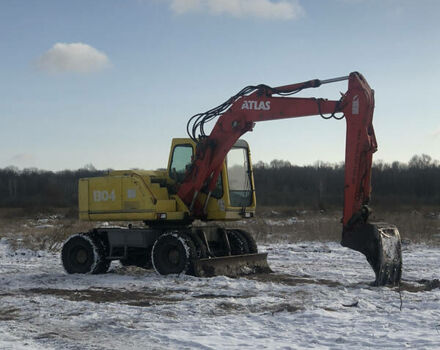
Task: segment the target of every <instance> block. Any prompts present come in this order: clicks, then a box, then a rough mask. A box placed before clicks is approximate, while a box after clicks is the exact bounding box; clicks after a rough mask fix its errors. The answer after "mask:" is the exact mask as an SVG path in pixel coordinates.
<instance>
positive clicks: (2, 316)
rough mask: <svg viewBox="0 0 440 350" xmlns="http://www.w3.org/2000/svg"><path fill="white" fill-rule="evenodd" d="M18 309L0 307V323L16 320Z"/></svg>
mask: <svg viewBox="0 0 440 350" xmlns="http://www.w3.org/2000/svg"><path fill="white" fill-rule="evenodd" d="M18 312H19V309H17V308H14V307H0V321H12V320H15V319H17V318H18V316H19V314H18Z"/></svg>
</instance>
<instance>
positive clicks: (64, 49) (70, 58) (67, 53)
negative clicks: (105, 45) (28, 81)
mask: <svg viewBox="0 0 440 350" xmlns="http://www.w3.org/2000/svg"><path fill="white" fill-rule="evenodd" d="M37 65H38V67H39V68H40V69H42V70H45V71H48V72H51V73H62V72H79V73H89V72H95V71H99V70H101V69H104V68H106V67H108V66H110V60H109V59H108V57H107V55H106V54H105V53H103V52H101V51H98V50H97V49H95V48H94V47H92V46H90V45H87V44H83V43H71V44H67V43H56V44H55V45H54V46H52V48H50V49H49V50H48V51H46V52H45V53H44V54H43V55H42V56H41V57H40V58H39V59H38V61H37Z"/></svg>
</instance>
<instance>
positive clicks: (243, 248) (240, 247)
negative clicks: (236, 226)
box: [226, 230, 249, 255]
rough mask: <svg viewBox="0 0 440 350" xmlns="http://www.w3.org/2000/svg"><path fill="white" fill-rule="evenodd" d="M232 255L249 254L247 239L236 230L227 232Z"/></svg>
mask: <svg viewBox="0 0 440 350" xmlns="http://www.w3.org/2000/svg"><path fill="white" fill-rule="evenodd" d="M226 233H227V234H228V240H229V245H230V246H231V254H232V255H242V254H249V247H248V244H247V241H246V238H245V237H244V236H243V235H242V234H241V233H240V232H237V231H236V230H226Z"/></svg>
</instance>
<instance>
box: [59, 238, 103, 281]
mask: <svg viewBox="0 0 440 350" xmlns="http://www.w3.org/2000/svg"><path fill="white" fill-rule="evenodd" d="M61 260H62V263H63V266H64V269H65V270H66V272H67V273H92V274H98V273H105V272H106V271H107V269H108V267H109V266H110V261H109V260H107V259H106V254H105V247H104V244H103V243H102V242H101V241H100V240H99V239H97V238H95V237H92V236H91V235H90V234H87V233H79V234H76V235H73V236H70V237H69V238H68V239H67V241H66V242H65V243H64V245H63V248H62V251H61Z"/></svg>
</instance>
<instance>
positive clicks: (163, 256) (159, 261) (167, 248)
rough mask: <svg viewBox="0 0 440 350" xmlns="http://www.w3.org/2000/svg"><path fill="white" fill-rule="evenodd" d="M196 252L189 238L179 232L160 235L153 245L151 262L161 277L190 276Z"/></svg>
mask: <svg viewBox="0 0 440 350" xmlns="http://www.w3.org/2000/svg"><path fill="white" fill-rule="evenodd" d="M196 256H197V251H196V247H195V244H194V242H193V241H192V240H191V238H190V237H189V236H188V235H186V234H184V233H180V232H169V233H164V234H163V235H161V236H160V237H159V238H158V239H157V240H156V242H155V243H154V245H153V249H152V252H151V261H152V264H153V267H154V269H155V270H156V272H157V273H159V274H161V275H168V274H185V273H188V274H191V273H192V272H193V266H192V263H193V261H194V260H195V259H196Z"/></svg>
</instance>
